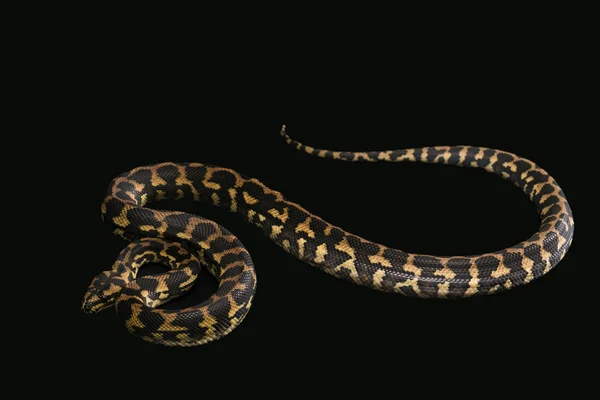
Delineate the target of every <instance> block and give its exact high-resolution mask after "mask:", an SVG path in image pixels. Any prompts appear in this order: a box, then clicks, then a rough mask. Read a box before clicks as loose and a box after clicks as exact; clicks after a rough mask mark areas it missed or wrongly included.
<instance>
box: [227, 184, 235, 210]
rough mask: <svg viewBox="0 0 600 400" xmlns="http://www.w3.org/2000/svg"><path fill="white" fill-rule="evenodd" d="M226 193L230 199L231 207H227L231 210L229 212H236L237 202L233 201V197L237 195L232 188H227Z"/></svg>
mask: <svg viewBox="0 0 600 400" xmlns="http://www.w3.org/2000/svg"><path fill="white" fill-rule="evenodd" d="M228 192H229V197H230V198H231V206H230V207H229V209H230V210H231V212H236V211H237V202H236V201H235V196H236V195H237V190H235V189H234V188H229V190H228Z"/></svg>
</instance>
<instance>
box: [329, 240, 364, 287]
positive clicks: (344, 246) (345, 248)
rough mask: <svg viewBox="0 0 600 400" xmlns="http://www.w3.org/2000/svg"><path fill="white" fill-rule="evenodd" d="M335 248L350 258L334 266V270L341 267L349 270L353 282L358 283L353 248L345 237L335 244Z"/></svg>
mask: <svg viewBox="0 0 600 400" xmlns="http://www.w3.org/2000/svg"><path fill="white" fill-rule="evenodd" d="M335 248H336V249H337V250H339V251H342V252H344V253H346V254H348V255H349V256H350V259H348V260H346V261H344V262H343V263H342V264H340V265H338V266H337V267H335V268H334V271H339V270H341V269H342V268H345V269H347V270H348V271H350V277H351V278H352V279H354V281H355V282H357V283H360V280H359V279H358V271H356V265H354V261H355V260H356V253H355V251H354V249H353V248H352V247H351V246H350V244H348V240H347V239H346V238H344V239H342V241H341V242H339V243H338V244H336V245H335Z"/></svg>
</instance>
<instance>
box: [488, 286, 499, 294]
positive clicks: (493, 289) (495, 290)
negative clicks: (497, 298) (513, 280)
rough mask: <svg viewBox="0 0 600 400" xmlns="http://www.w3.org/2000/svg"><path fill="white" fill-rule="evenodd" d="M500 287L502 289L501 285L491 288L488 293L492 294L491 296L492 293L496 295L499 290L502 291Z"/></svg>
mask: <svg viewBox="0 0 600 400" xmlns="http://www.w3.org/2000/svg"><path fill="white" fill-rule="evenodd" d="M500 287H501V286H500V285H496V286H494V287H492V288H491V289H490V290H489V291H488V293H490V294H491V293H496V292H497V291H498V289H500Z"/></svg>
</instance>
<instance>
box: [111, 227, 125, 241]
mask: <svg viewBox="0 0 600 400" xmlns="http://www.w3.org/2000/svg"><path fill="white" fill-rule="evenodd" d="M113 233H114V234H115V235H118V236H121V237H122V238H123V239H126V237H125V231H124V230H123V229H119V228H117V229H115V230H114V231H113Z"/></svg>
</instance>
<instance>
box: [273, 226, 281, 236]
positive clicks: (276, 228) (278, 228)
mask: <svg viewBox="0 0 600 400" xmlns="http://www.w3.org/2000/svg"><path fill="white" fill-rule="evenodd" d="M282 230H283V225H273V226H272V227H271V238H275V237H277V235H279V234H280V233H281V231H282Z"/></svg>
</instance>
